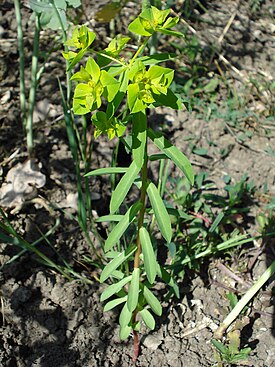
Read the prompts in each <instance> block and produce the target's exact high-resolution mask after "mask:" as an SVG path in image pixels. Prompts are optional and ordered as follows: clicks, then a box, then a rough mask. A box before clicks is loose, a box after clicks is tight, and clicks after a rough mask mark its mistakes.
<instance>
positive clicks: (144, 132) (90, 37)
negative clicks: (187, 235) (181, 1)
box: [63, 7, 194, 359]
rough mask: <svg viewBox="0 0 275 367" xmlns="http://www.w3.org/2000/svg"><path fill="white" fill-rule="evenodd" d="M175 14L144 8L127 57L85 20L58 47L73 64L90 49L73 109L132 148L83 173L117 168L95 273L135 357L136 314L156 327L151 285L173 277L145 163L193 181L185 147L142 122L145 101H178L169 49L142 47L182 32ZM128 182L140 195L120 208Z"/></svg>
mask: <svg viewBox="0 0 275 367" xmlns="http://www.w3.org/2000/svg"><path fill="white" fill-rule="evenodd" d="M177 22H178V18H171V17H169V10H163V11H161V10H158V9H157V8H155V7H149V8H148V9H145V10H144V11H142V13H141V14H140V15H139V16H138V18H136V19H135V20H134V21H133V22H132V23H131V24H130V25H129V30H130V31H131V32H132V33H134V34H136V35H138V36H141V39H142V42H141V43H140V45H139V47H138V48H137V51H136V52H135V53H134V54H132V55H131V56H130V57H129V59H128V60H126V59H125V55H124V57H122V56H121V52H122V51H123V49H124V48H125V46H126V45H127V43H128V41H129V40H130V38H128V37H120V36H117V37H115V38H114V39H112V41H111V42H110V44H109V45H108V47H107V48H106V49H104V50H102V51H98V50H95V49H93V48H92V44H93V42H94V40H95V37H96V36H95V34H94V33H93V32H92V31H90V30H89V29H88V28H87V27H86V26H81V27H78V28H76V29H74V31H73V34H72V38H71V39H70V40H68V41H67V42H66V46H69V47H70V48H72V47H73V48H74V50H73V51H72V50H70V51H67V52H64V53H63V55H64V57H65V59H66V60H67V61H68V63H69V65H70V66H69V71H70V70H72V68H73V67H74V66H76V65H77V64H78V63H79V62H80V61H81V60H82V59H83V57H84V55H89V54H92V55H93V57H92V56H88V57H87V61H86V64H85V66H80V70H79V71H78V72H76V73H75V74H73V75H72V77H71V79H72V80H74V81H75V82H77V85H76V87H75V90H74V96H73V112H74V113H75V114H77V115H86V114H88V113H91V114H92V117H91V122H92V124H93V125H94V127H95V129H94V135H95V137H98V136H99V135H101V134H104V133H107V134H108V137H109V139H112V138H114V137H115V136H116V137H118V138H120V139H121V141H122V143H124V144H125V147H126V149H127V150H128V151H130V152H131V154H132V162H131V164H130V166H129V167H128V168H125V167H107V168H99V169H96V170H94V171H92V172H89V173H88V175H90V176H92V175H103V174H105V175H106V174H111V175H112V174H117V173H119V174H122V177H121V179H120V181H119V182H118V184H117V185H116V187H115V189H114V191H113V193H112V196H111V201H110V214H109V215H107V216H104V218H102V220H103V219H104V221H108V222H115V225H113V227H112V230H111V232H110V233H109V236H108V238H107V239H106V242H105V245H104V251H105V253H106V259H108V260H109V262H108V263H107V264H106V266H105V267H104V268H103V270H102V273H101V277H100V281H101V282H105V281H107V280H108V279H110V282H111V285H108V286H107V288H106V289H105V290H104V292H103V293H102V295H101V301H108V302H107V303H106V305H105V307H104V310H105V311H108V310H111V309H113V308H114V307H116V306H118V305H121V306H122V310H121V313H120V317H119V323H120V337H121V339H122V340H124V339H126V338H127V337H128V336H129V335H130V333H131V332H132V331H133V334H134V341H135V357H134V359H136V357H137V354H138V331H139V330H140V328H141V320H142V321H143V322H144V323H145V325H146V326H147V327H148V328H149V329H154V328H155V319H154V316H153V314H152V313H154V314H156V315H158V316H160V315H161V313H162V307H161V304H160V302H159V300H158V299H157V297H156V296H155V295H154V293H153V292H152V290H151V288H152V287H153V285H154V283H155V281H156V277H157V276H159V277H160V278H162V279H163V280H164V281H165V282H167V283H171V277H170V276H169V274H168V273H167V271H165V269H164V268H163V267H162V266H161V264H159V263H158V260H157V256H156V253H157V248H156V246H155V241H152V231H153V230H154V225H152V223H154V221H155V220H156V222H157V226H158V229H159V231H160V232H161V235H162V237H163V238H164V239H165V241H166V242H167V243H170V242H171V237H172V228H171V221H170V217H169V214H168V210H167V208H166V206H165V203H164V201H163V199H162V197H161V195H160V192H159V189H158V188H157V186H156V185H155V184H154V182H152V181H151V180H150V179H149V178H148V175H147V173H148V167H149V163H150V162H151V161H156V160H162V159H165V160H171V161H172V162H173V163H174V164H175V165H176V166H177V167H178V168H179V169H180V170H181V171H182V172H183V173H184V175H185V176H186V177H187V179H188V180H189V181H190V183H191V184H193V181H194V175H193V171H192V167H191V164H190V162H189V161H188V159H187V158H186V157H185V155H184V154H183V153H182V152H181V151H179V150H178V149H177V148H176V147H175V146H174V145H172V144H171V143H170V142H169V141H168V140H167V139H166V138H165V137H164V136H163V135H162V134H161V133H160V132H156V131H154V130H152V129H151V128H149V126H148V124H147V114H146V111H147V109H148V108H150V109H152V108H155V107H157V106H169V107H171V108H173V109H181V108H182V102H181V100H180V98H179V97H178V96H176V95H175V94H174V93H173V92H172V91H171V90H170V89H169V87H170V85H171V83H172V81H173V78H174V71H173V70H172V69H170V68H166V67H162V66H159V65H158V64H159V63H160V62H163V61H165V60H167V59H170V58H171V55H169V54H153V55H150V56H144V55H143V54H144V51H145V49H146V45H147V44H148V41H149V40H150V38H151V37H152V36H153V34H155V33H156V32H159V33H163V34H166V35H172V36H181V33H179V32H176V31H173V30H171V28H172V27H173V26H174V25H175V24H176V23H177ZM125 54H126V53H125ZM126 55H128V53H127V54H126ZM103 100H104V103H103ZM106 102H107V103H106ZM105 106H106V108H105ZM99 108H100V110H99ZM128 126H129V128H127V127H128ZM126 128H127V130H126ZM126 131H127V134H126V136H125V137H124V136H123V135H124V134H125V132H126ZM148 140H150V141H151V142H152V144H153V145H154V146H155V147H157V148H158V150H159V154H153V155H148V152H147V145H148ZM133 185H135V186H136V187H137V188H138V190H139V197H138V200H137V201H136V202H133V203H132V205H131V206H130V207H129V208H128V210H127V211H126V213H124V214H123V215H121V214H119V210H120V208H121V207H122V204H123V203H124V202H125V198H126V196H127V195H128V193H129V191H130V189H131V187H132V186H133ZM147 198H149V202H148V203H147ZM125 207H127V206H126V204H125V205H124V206H123V208H125ZM153 218H154V219H153ZM131 223H132V224H134V226H132V227H134V228H135V234H134V236H132V240H129V242H128V243H125V241H122V238H123V235H124V234H125V232H126V230H127V229H128V227H129V226H130V224H131ZM148 224H151V225H150V226H149V225H148ZM110 299H111V300H110Z"/></svg>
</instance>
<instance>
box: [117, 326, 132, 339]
mask: <svg viewBox="0 0 275 367" xmlns="http://www.w3.org/2000/svg"><path fill="white" fill-rule="evenodd" d="M131 331H132V328H131V327H130V326H125V327H123V328H120V331H119V337H120V339H121V340H126V339H127V338H128V336H129V335H130V333H131Z"/></svg>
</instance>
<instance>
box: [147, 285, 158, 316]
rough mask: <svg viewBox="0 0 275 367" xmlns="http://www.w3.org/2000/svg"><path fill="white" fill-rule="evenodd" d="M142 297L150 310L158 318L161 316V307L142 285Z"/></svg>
mask: <svg viewBox="0 0 275 367" xmlns="http://www.w3.org/2000/svg"><path fill="white" fill-rule="evenodd" d="M143 295H144V297H145V299H146V301H147V303H148V305H149V306H150V307H151V309H152V310H153V311H154V313H155V314H156V315H158V316H161V314H162V307H161V304H160V302H159V300H158V299H157V297H156V296H155V295H154V294H153V293H152V292H151V291H150V290H149V289H148V288H147V287H146V285H144V288H143Z"/></svg>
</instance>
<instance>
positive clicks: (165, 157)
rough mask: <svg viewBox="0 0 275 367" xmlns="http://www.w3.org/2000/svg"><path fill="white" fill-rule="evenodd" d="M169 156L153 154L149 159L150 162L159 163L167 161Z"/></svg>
mask: <svg viewBox="0 0 275 367" xmlns="http://www.w3.org/2000/svg"><path fill="white" fill-rule="evenodd" d="M167 158H168V157H167V155H166V154H152V155H150V156H149V157H148V159H149V161H152V162H153V161H158V160H160V159H167Z"/></svg>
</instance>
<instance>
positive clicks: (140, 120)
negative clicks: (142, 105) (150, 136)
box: [132, 111, 147, 169]
mask: <svg viewBox="0 0 275 367" xmlns="http://www.w3.org/2000/svg"><path fill="white" fill-rule="evenodd" d="M146 122H147V118H146V115H145V111H141V112H139V113H135V114H134V115H133V130H132V131H133V140H132V155H133V160H134V161H135V163H136V165H137V167H139V169H141V167H142V164H143V161H144V152H145V145H146V135H147V134H146V131H147V129H146V128H147V124H146Z"/></svg>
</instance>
